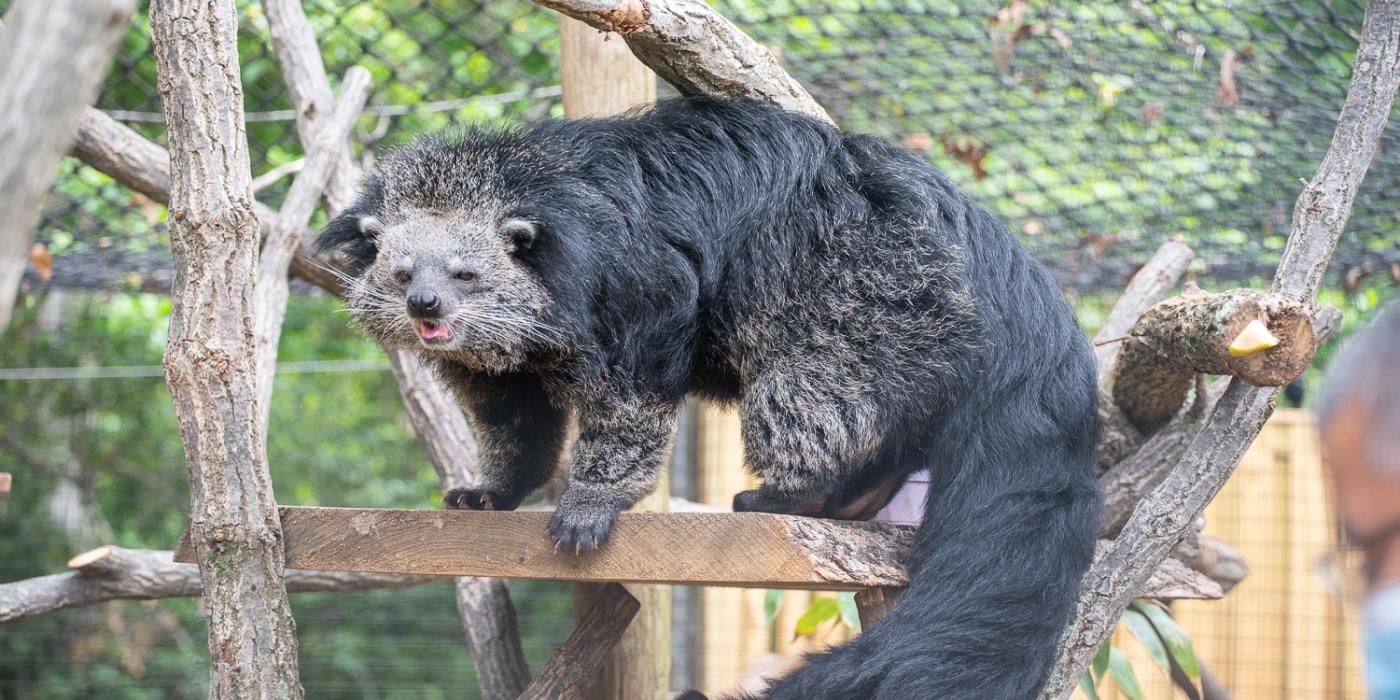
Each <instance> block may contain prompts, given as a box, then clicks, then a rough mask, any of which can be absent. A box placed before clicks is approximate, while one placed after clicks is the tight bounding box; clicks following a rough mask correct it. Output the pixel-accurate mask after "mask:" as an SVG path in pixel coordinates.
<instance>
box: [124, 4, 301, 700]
mask: <svg viewBox="0 0 1400 700" xmlns="http://www.w3.org/2000/svg"><path fill="white" fill-rule="evenodd" d="M150 23H151V35H152V42H151V43H152V48H153V51H154V53H155V57H156V70H157V76H158V80H157V85H158V87H159V89H160V93H161V102H162V105H163V108H164V112H165V123H166V124H167V125H168V128H169V131H168V132H167V133H168V136H169V139H170V154H171V159H170V172H171V175H172V182H171V192H170V246H171V252H172V255H173V257H174V269H175V286H174V289H173V291H172V294H171V300H172V303H173V309H172V311H171V315H170V337H169V340H168V342H167V344H166V351H165V368H166V383H167V384H168V385H169V387H170V394H171V397H172V398H173V399H174V401H175V413H176V416H177V418H178V419H179V422H180V434H181V437H182V439H183V442H184V447H185V466H186V470H187V471H188V473H189V480H190V520H191V533H192V537H191V540H192V542H193V543H194V545H195V548H196V552H197V557H196V558H197V560H198V561H197V563H198V565H199V571H200V575H201V577H202V580H203V583H204V592H205V607H206V609H207V611H208V622H209V657H210V664H211V669H210V689H209V694H210V697H211V698H236V697H238V698H241V697H249V696H254V697H283V698H291V699H292V700H295V699H296V698H300V697H301V696H302V687H301V682H300V680H299V679H298V675H297V668H298V665H297V638H296V624H295V622H294V621H293V619H292V613H291V608H290V607H289V606H288V604H287V592H286V589H285V587H284V585H283V568H284V567H283V549H282V529H281V524H280V522H279V519H278V513H277V506H276V502H275V500H274V499H273V494H272V479H271V475H270V474H269V472H268V466H267V454H266V445H265V440H264V435H263V430H262V425H261V422H260V420H259V414H258V401H257V374H256V365H255V360H254V358H255V343H254V340H253V317H254V310H253V285H254V271H255V267H256V263H257V254H258V239H259V235H258V221H257V218H256V217H255V215H254V209H253V193H252V187H251V182H252V173H251V172H250V168H249V162H248V141H247V137H246V134H245V133H244V131H243V88H242V85H241V84H240V82H239V80H238V76H239V65H238V38H237V33H238V20H237V13H236V11H235V8H234V3H233V2H232V0H222V1H220V0H161V2H156V3H153V4H152V5H151V8H150ZM215 310H217V311H215Z"/></svg>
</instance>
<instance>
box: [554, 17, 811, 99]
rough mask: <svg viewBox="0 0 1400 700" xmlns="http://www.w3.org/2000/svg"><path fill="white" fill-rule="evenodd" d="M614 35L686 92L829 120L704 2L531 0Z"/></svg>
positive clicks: (774, 61) (759, 47)
mask: <svg viewBox="0 0 1400 700" xmlns="http://www.w3.org/2000/svg"><path fill="white" fill-rule="evenodd" d="M535 2H536V3H538V4H540V5H544V6H545V7H549V8H552V9H554V10H558V11H559V12H561V13H563V14H565V15H568V16H570V17H573V18H574V19H577V20H580V21H582V22H584V23H586V24H588V25H590V26H592V27H594V28H595V29H598V30H601V31H604V32H614V33H617V34H618V35H620V36H621V37H622V38H623V39H624V40H625V41H626V42H627V46H628V47H629V48H631V49H632V53H633V54H635V55H636V56H637V58H639V59H641V61H642V63H645V64H646V65H647V66H648V67H649V68H651V69H652V70H654V71H656V74H657V75H659V76H661V77H662V78H664V79H665V80H666V82H669V83H671V84H672V85H674V86H676V89H678V90H680V91H681V92H682V93H686V94H692V95H693V94H709V95H724V96H728V97H752V98H755V99H760V100H766V101H768V102H772V103H774V104H777V105H779V106H782V107H784V108H787V109H791V110H793V111H796V112H802V113H804V114H808V115H811V116H813V117H816V118H818V119H821V120H823V121H827V122H829V121H831V117H830V116H829V115H827V113H826V110H824V109H822V107H821V105H819V104H817V101H816V100H814V99H812V96H811V94H809V93H808V92H807V89H806V88H804V87H802V85H801V84H800V83H798V82H797V81H796V80H795V79H793V77H792V76H790V75H788V74H787V72H786V71H784V70H783V68H782V66H780V65H778V60H777V59H776V58H774V57H773V54H772V52H770V51H769V50H768V49H767V48H766V47H764V46H763V45H761V44H759V43H758V42H756V41H754V40H753V39H752V38H750V37H749V36H748V35H747V34H745V33H744V32H743V31H742V30H740V29H739V28H738V27H735V26H734V24H733V23H731V22H730V21H729V20H727V19H725V18H724V17H723V16H721V15H720V14H719V13H718V12H716V11H715V10H713V9H711V8H710V6H709V5H707V4H706V3H705V2H704V0H535Z"/></svg>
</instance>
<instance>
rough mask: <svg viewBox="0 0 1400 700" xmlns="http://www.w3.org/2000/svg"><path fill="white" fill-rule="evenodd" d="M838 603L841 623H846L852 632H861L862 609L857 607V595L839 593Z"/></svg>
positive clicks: (837, 596) (837, 595)
mask: <svg viewBox="0 0 1400 700" xmlns="http://www.w3.org/2000/svg"><path fill="white" fill-rule="evenodd" d="M836 602H837V604H839V606H840V608H841V621H842V622H844V623H846V626H847V627H849V628H851V631H852V632H859V631H860V608H857V607H856V594H854V593H837V594H836Z"/></svg>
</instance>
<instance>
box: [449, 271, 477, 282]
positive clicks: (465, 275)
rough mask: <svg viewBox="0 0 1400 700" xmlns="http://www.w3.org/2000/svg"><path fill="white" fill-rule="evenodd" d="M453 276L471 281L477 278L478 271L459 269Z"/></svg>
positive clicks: (464, 280)
mask: <svg viewBox="0 0 1400 700" xmlns="http://www.w3.org/2000/svg"><path fill="white" fill-rule="evenodd" d="M452 276H453V277H455V278H457V279H459V280H461V281H463V282H471V281H472V280H475V279H476V273H475V272H472V271H471V270H458V271H457V272H455V273H453V275H452Z"/></svg>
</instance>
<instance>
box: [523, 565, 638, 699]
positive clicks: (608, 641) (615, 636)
mask: <svg viewBox="0 0 1400 700" xmlns="http://www.w3.org/2000/svg"><path fill="white" fill-rule="evenodd" d="M640 605H641V604H640V603H638V602H637V599H636V598H633V597H632V596H631V595H630V594H629V593H628V592H627V589H626V588H623V587H622V584H619V583H609V584H605V585H604V586H603V587H602V590H601V591H600V593H599V595H598V596H597V598H596V599H595V600H594V602H593V604H592V606H591V607H589V608H588V612H587V613H586V614H584V615H583V618H582V619H581V620H579V623H578V625H577V626H576V627H575V628H574V633H573V634H571V635H569V638H568V639H567V640H565V642H564V646H562V647H560V648H559V651H557V652H555V653H554V656H551V657H550V658H549V661H547V662H545V665H544V668H543V669H541V670H540V675H539V677H538V678H536V679H535V681H534V682H533V683H531V684H530V687H528V688H526V689H525V692H524V693H522V694H521V695H520V700H577V699H578V698H583V697H587V693H588V689H589V687H590V686H592V685H593V680H594V679H595V678H597V676H598V672H599V670H600V669H601V668H602V666H603V664H604V661H605V660H606V658H607V656H608V652H610V651H612V649H613V647H614V646H615V645H616V644H617V642H618V640H619V639H621V638H622V633H623V632H625V631H626V630H627V625H628V623H630V622H632V618H633V617H634V616H636V614H637V609H638V607H640ZM617 697H618V698H619V700H633V699H632V698H631V697H627V696H617Z"/></svg>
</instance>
